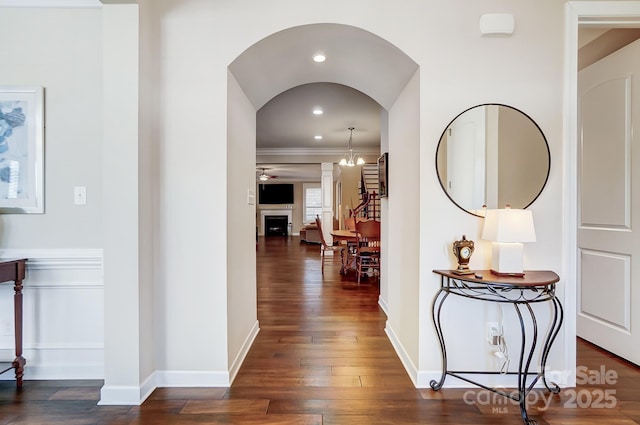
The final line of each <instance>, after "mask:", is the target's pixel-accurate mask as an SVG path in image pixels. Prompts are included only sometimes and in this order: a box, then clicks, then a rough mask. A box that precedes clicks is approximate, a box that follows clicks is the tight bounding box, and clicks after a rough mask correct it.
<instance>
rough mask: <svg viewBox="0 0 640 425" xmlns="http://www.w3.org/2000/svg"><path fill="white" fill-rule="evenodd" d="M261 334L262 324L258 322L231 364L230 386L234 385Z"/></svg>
mask: <svg viewBox="0 0 640 425" xmlns="http://www.w3.org/2000/svg"><path fill="white" fill-rule="evenodd" d="M259 332H260V322H258V321H257V320H256V323H254V324H253V327H252V328H251V331H250V332H249V335H247V337H246V338H245V340H244V343H243V344H242V347H241V348H240V351H239V352H238V354H237V355H236V358H235V359H233V362H232V363H231V367H230V368H229V385H230V384H231V383H233V380H234V379H236V375H237V374H238V371H239V370H240V366H242V363H243V362H244V359H245V358H246V357H247V354H248V353H249V349H250V348H251V346H252V345H253V341H255V339H256V337H257V336H258V333H259Z"/></svg>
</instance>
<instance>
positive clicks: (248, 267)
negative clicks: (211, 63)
mask: <svg viewBox="0 0 640 425" xmlns="http://www.w3.org/2000/svg"><path fill="white" fill-rule="evenodd" d="M227 96H228V98H229V103H228V110H227V114H228V115H227V116H228V141H229V143H228V151H227V161H228V163H229V164H232V166H231V167H229V172H231V170H232V169H233V173H232V174H234V175H235V176H236V178H229V180H228V192H227V209H228V211H229V212H228V217H229V220H227V273H228V277H227V284H228V286H227V306H228V312H227V327H228V335H229V340H228V348H227V350H228V355H229V365H228V367H229V370H230V371H231V376H230V379H231V380H233V377H234V376H235V374H236V373H237V371H238V368H239V367H240V365H241V364H242V360H244V356H245V355H246V353H247V351H248V350H249V348H250V346H251V343H253V339H254V338H255V336H256V335H257V333H258V331H259V329H258V315H257V307H258V306H257V288H256V256H255V248H254V249H251V250H247V247H254V246H255V243H256V230H255V229H256V205H255V203H254V204H253V205H250V204H249V203H248V202H247V192H248V191H249V190H252V191H253V192H254V194H255V187H256V181H255V180H256V179H255V162H251V161H247V160H246V158H247V156H249V157H253V158H255V156H256V138H255V134H256V110H255V108H254V107H253V106H252V105H251V102H249V99H247V97H246V96H245V94H244V93H243V92H242V90H241V89H240V86H239V85H238V82H237V81H236V80H235V78H233V75H231V73H229V79H228V94H227ZM255 201H257V196H255V199H254V202H255ZM238 259H241V260H242V266H241V267H238Z"/></svg>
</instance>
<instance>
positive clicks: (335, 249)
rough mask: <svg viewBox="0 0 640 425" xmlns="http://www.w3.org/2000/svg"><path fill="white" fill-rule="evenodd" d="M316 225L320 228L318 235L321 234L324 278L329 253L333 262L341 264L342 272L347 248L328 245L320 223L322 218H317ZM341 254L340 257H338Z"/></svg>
mask: <svg viewBox="0 0 640 425" xmlns="http://www.w3.org/2000/svg"><path fill="white" fill-rule="evenodd" d="M316 225H317V226H318V233H319V234H320V252H321V257H322V275H323V276H324V261H325V257H326V253H327V252H331V255H330V257H331V259H332V260H333V261H336V262H339V263H340V271H342V269H343V265H344V254H345V252H344V250H345V247H344V246H343V245H328V244H327V242H326V240H325V239H324V233H322V223H321V222H320V217H317V216H316ZM338 254H340V255H338Z"/></svg>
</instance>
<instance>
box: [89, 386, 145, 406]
mask: <svg viewBox="0 0 640 425" xmlns="http://www.w3.org/2000/svg"><path fill="white" fill-rule="evenodd" d="M141 390H142V387H136V386H124V385H105V386H103V387H102V389H101V390H100V401H98V405H99V406H140V405H141V404H142V402H143V401H144V400H145V399H146V398H147V397H148V394H147V395H146V396H145V397H144V398H143V397H141V394H142V391H141ZM152 391H153V390H152ZM149 394H151V393H149Z"/></svg>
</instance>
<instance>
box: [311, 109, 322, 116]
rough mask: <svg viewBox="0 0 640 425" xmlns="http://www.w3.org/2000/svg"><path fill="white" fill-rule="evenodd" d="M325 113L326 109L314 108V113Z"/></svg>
mask: <svg viewBox="0 0 640 425" xmlns="http://www.w3.org/2000/svg"><path fill="white" fill-rule="evenodd" d="M323 113H324V111H323V110H322V109H320V108H314V109H313V115H322V114H323Z"/></svg>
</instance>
